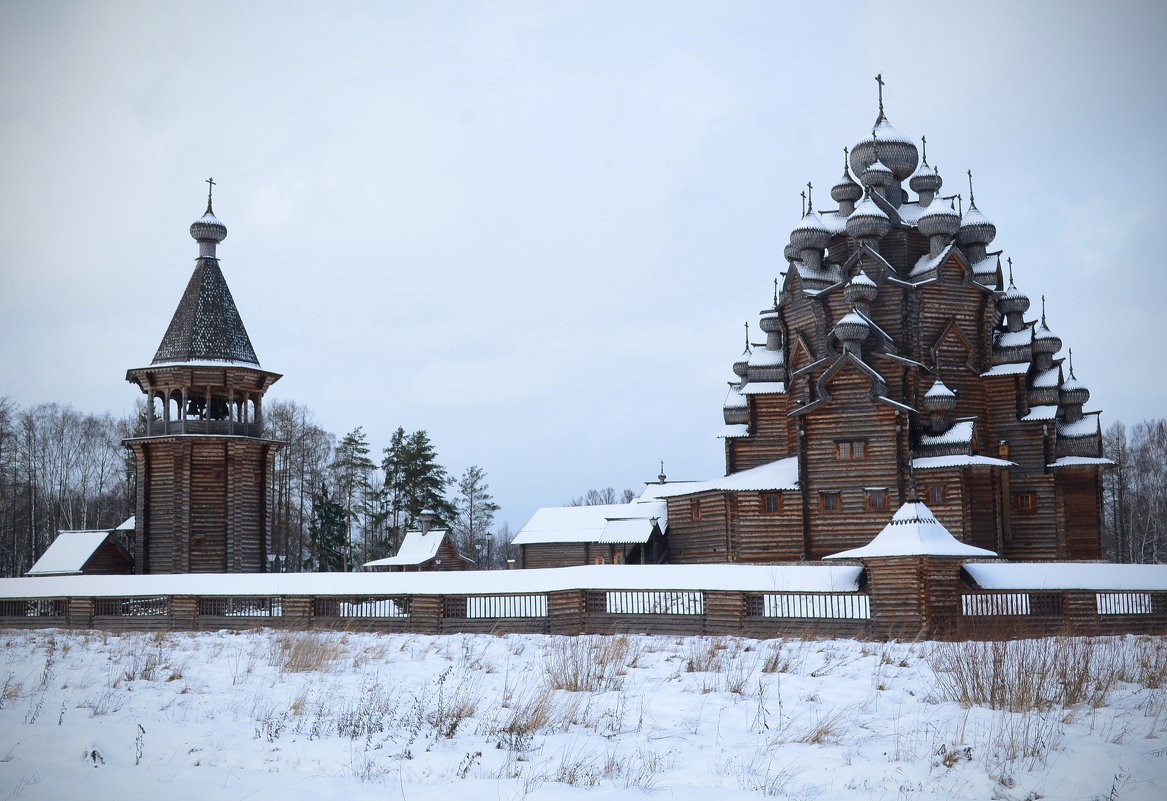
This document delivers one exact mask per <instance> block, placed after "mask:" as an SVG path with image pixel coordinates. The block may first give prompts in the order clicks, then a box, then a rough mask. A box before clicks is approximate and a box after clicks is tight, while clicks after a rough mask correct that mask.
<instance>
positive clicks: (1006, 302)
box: [997, 278, 1029, 317]
mask: <svg viewBox="0 0 1167 801" xmlns="http://www.w3.org/2000/svg"><path fill="white" fill-rule="evenodd" d="M997 309H998V310H1000V312H1001V314H1004V315H1005V316H1006V317H1008V316H1009V315H1011V314H1025V312H1027V311H1029V296H1028V295H1026V294H1025V293H1024V292H1022V291H1021V290H1020V289H1018V288H1017V287H1016V286H1014V285H1013V280H1012V278H1010V280H1009V286H1008V287H1006V289H1005V291H1004V292H1002V293H1001V297H999V298H998V299H997Z"/></svg>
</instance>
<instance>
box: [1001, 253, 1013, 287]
mask: <svg viewBox="0 0 1167 801" xmlns="http://www.w3.org/2000/svg"><path fill="white" fill-rule="evenodd" d="M998 258H999V257H998ZM1006 261H1007V262H1009V286H1013V257H1012V256H1010V257H1009V258H1008V259H1006Z"/></svg>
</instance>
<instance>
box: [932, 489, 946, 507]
mask: <svg viewBox="0 0 1167 801" xmlns="http://www.w3.org/2000/svg"><path fill="white" fill-rule="evenodd" d="M944 500H945V493H944V487H928V503H929V504H933V505H936V504H941V503H944Z"/></svg>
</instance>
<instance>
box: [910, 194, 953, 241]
mask: <svg viewBox="0 0 1167 801" xmlns="http://www.w3.org/2000/svg"><path fill="white" fill-rule="evenodd" d="M916 228H917V230H919V232H920V233H921V234H923V235H924V236H928V237H932V236H939V235H943V236H949V237H950V236H952V235H953V234H955V233H956V232H957V231H958V230H960V215H959V214H957V213H956V209H954V208H952V202H951V201H949V202H948V203H943V202H937V201H933V202H932V203H930V204H928V211H927V212H926V213H924V214H921V215H920V217H919V218H918V219H917V220H916Z"/></svg>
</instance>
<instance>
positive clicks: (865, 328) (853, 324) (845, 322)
mask: <svg viewBox="0 0 1167 801" xmlns="http://www.w3.org/2000/svg"><path fill="white" fill-rule="evenodd" d="M832 333H834V335H835V336H836V337H838V338H839V341H840V342H842V343H843V352H844V353H855V354H858V353H860V351H861V348H862V345H863V340H865V339H867V337H868V336H869V335H870V334H871V327H870V326H869V325H868V324H867V321H866V320H864V319H863V315H861V314H859V312H858V311H856V310H855V309H851V311H849V312H847V313H846V314H844V315H843V316H842V317H840V318H839V322H837V323H835V327H834V329H832Z"/></svg>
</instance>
